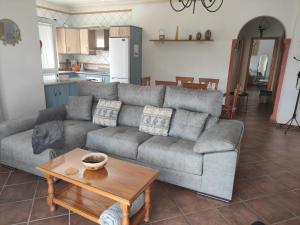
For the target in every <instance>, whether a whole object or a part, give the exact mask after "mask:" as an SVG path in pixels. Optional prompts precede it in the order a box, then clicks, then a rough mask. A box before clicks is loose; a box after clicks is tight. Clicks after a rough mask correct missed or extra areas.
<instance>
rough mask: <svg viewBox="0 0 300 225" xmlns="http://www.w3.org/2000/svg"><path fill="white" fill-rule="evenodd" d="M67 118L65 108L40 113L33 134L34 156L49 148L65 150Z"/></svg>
mask: <svg viewBox="0 0 300 225" xmlns="http://www.w3.org/2000/svg"><path fill="white" fill-rule="evenodd" d="M65 117H66V110H65V108H64V107H59V108H52V109H45V110H42V111H40V112H39V116H38V119H37V121H36V124H35V127H34V129H33V134H32V148H33V153H34V154H40V153H42V152H43V151H44V150H46V149H48V148H53V149H58V148H63V147H64V144H65V140H64V124H63V120H64V119H65Z"/></svg>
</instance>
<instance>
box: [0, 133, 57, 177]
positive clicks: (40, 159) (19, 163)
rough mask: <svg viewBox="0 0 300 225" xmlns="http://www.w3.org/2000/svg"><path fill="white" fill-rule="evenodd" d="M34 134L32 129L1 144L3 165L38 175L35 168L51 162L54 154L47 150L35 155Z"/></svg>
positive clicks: (12, 136) (0, 157) (5, 139)
mask: <svg viewBox="0 0 300 225" xmlns="http://www.w3.org/2000/svg"><path fill="white" fill-rule="evenodd" d="M32 133H33V130H32V129H30V130H27V131H24V132H20V133H17V134H14V135H11V136H9V137H6V138H4V139H3V140H2V142H1V155H0V160H1V163H4V164H6V165H8V166H11V167H14V168H17V169H21V170H25V171H27V172H31V173H38V172H37V171H36V169H35V167H36V166H37V165H38V164H42V163H45V162H47V161H49V160H50V159H51V155H52V153H53V152H52V150H51V149H47V150H45V151H43V152H42V153H41V154H38V155H35V154H33V149H32V141H31V140H32Z"/></svg>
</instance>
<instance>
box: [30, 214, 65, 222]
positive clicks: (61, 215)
mask: <svg viewBox="0 0 300 225" xmlns="http://www.w3.org/2000/svg"><path fill="white" fill-rule="evenodd" d="M63 216H68V213H64V214H60V215H55V216H48V217H44V218H39V219H34V220H30V221H29V223H32V222H37V221H42V220H48V219H53V218H58V217H63Z"/></svg>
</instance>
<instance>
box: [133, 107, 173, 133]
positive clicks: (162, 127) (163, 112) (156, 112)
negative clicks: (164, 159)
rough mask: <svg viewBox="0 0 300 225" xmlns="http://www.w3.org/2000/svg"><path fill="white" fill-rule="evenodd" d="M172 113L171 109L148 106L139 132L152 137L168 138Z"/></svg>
mask: <svg viewBox="0 0 300 225" xmlns="http://www.w3.org/2000/svg"><path fill="white" fill-rule="evenodd" d="M172 112H173V109H170V108H158V107H154V106H149V105H146V106H145V107H144V111H143V116H142V119H141V123H140V129H139V130H140V131H142V132H145V133H148V134H152V135H161V136H168V132H169V127H170V120H171V117H172Z"/></svg>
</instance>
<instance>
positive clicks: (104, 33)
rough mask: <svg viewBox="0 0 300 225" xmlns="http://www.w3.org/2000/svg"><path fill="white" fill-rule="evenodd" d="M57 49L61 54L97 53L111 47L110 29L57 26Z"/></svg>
mask: <svg viewBox="0 0 300 225" xmlns="http://www.w3.org/2000/svg"><path fill="white" fill-rule="evenodd" d="M56 34H57V49H58V53H60V54H84V55H96V51H97V50H108V49H109V30H107V29H76V28H72V29H71V28H57V30H56Z"/></svg>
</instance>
